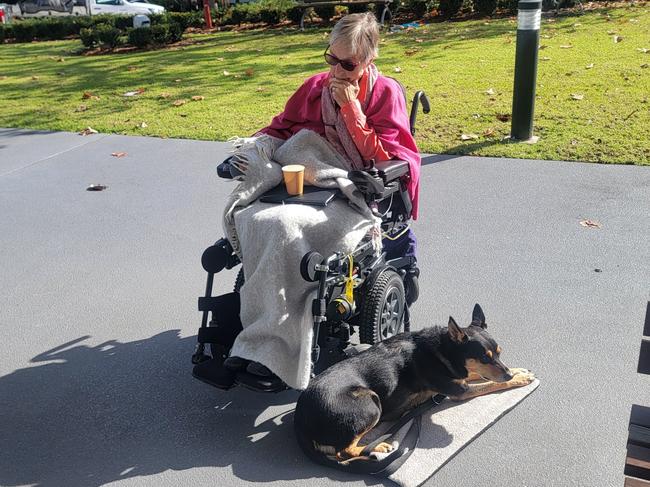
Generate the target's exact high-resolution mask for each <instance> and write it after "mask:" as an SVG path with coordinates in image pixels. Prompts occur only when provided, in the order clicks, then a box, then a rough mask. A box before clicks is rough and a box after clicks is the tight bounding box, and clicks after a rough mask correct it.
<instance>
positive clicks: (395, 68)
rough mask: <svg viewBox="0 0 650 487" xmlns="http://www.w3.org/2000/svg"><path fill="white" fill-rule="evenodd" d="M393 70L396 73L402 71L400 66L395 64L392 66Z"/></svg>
mask: <svg viewBox="0 0 650 487" xmlns="http://www.w3.org/2000/svg"><path fill="white" fill-rule="evenodd" d="M393 71H394V72H396V73H401V72H402V68H400V67H399V66H395V67H394V68H393Z"/></svg>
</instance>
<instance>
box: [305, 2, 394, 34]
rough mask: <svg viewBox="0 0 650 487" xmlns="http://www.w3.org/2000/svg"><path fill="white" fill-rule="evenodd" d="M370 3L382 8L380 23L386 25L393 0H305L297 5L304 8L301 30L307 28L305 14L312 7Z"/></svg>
mask: <svg viewBox="0 0 650 487" xmlns="http://www.w3.org/2000/svg"><path fill="white" fill-rule="evenodd" d="M369 3H374V4H375V5H377V8H380V6H381V7H383V8H382V11H381V16H378V17H379V23H380V24H381V25H384V21H386V20H387V17H386V16H388V19H390V16H391V13H390V8H389V6H390V4H391V3H393V0H315V1H310V0H303V1H302V2H299V3H298V4H297V5H296V7H297V8H300V9H302V15H301V16H300V30H304V29H305V16H306V15H307V12H308V11H309V9H310V8H311V7H320V6H322V5H342V6H344V7H347V6H350V5H368V4H369Z"/></svg>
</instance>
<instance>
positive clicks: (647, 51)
mask: <svg viewBox="0 0 650 487" xmlns="http://www.w3.org/2000/svg"><path fill="white" fill-rule="evenodd" d="M636 50H637V51H639V52H642V53H643V54H647V53H649V52H650V49H647V48H645V47H637V48H636Z"/></svg>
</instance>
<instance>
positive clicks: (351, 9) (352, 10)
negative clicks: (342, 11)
mask: <svg viewBox="0 0 650 487" xmlns="http://www.w3.org/2000/svg"><path fill="white" fill-rule="evenodd" d="M368 10H370V5H368V4H366V5H364V4H354V3H353V4H351V5H348V13H349V14H362V13H363V12H366V11H368Z"/></svg>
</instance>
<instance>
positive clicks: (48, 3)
mask: <svg viewBox="0 0 650 487" xmlns="http://www.w3.org/2000/svg"><path fill="white" fill-rule="evenodd" d="M164 11H165V7H163V6H161V5H156V4H154V3H149V2H148V1H147V0H85V1H84V0H24V1H21V2H19V3H18V5H15V6H14V12H13V13H14V15H16V16H20V17H46V16H61V15H99V14H113V15H138V14H145V15H151V14H161V13H163V12H164Z"/></svg>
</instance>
